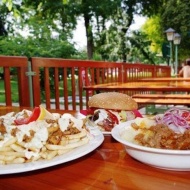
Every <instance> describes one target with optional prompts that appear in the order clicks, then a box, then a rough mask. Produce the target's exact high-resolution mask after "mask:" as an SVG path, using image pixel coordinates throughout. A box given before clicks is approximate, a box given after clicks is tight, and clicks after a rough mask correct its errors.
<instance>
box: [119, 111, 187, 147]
mask: <svg viewBox="0 0 190 190" xmlns="http://www.w3.org/2000/svg"><path fill="white" fill-rule="evenodd" d="M189 122H190V111H189V110H187V109H179V108H171V109H169V110H167V111H166V112H165V113H164V114H158V115H155V116H154V117H152V118H137V119H135V120H134V121H133V122H132V123H131V124H130V127H126V129H125V130H123V131H122V132H121V137H122V138H123V139H124V140H126V141H129V142H133V143H135V144H138V145H142V146H145V147H151V148H159V149H169V150H190V124H189Z"/></svg>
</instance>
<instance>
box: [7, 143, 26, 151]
mask: <svg viewBox="0 0 190 190" xmlns="http://www.w3.org/2000/svg"><path fill="white" fill-rule="evenodd" d="M10 147H11V148H12V149H13V150H14V151H16V152H23V151H24V148H23V147H21V146H19V145H17V144H11V145H10Z"/></svg>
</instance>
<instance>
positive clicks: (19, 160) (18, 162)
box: [6, 157, 25, 164]
mask: <svg viewBox="0 0 190 190" xmlns="http://www.w3.org/2000/svg"><path fill="white" fill-rule="evenodd" d="M24 162H25V159H24V158H21V157H19V158H15V159H14V160H12V161H7V162H6V163H7V164H22V163H24Z"/></svg>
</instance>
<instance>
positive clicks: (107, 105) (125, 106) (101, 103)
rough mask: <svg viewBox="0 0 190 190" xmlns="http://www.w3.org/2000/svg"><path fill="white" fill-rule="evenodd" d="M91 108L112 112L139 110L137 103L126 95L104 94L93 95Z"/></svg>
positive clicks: (116, 93)
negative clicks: (110, 110)
mask: <svg viewBox="0 0 190 190" xmlns="http://www.w3.org/2000/svg"><path fill="white" fill-rule="evenodd" d="M88 106H89V107H90V108H100V109H112V110H130V111H131V110H137V109H138V104H137V102H136V101H135V100H134V99H133V98H131V97H130V96H128V95H127V94H124V93H119V92H104V93H99V94H95V95H93V96H92V97H91V98H90V100H89V101H88Z"/></svg>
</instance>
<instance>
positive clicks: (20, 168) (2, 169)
mask: <svg viewBox="0 0 190 190" xmlns="http://www.w3.org/2000/svg"><path fill="white" fill-rule="evenodd" d="M90 133H91V134H92V138H91V139H90V141H89V143H88V144H86V145H83V146H81V147H78V148H75V149H73V150H72V151H70V152H68V153H66V154H63V155H61V156H56V157H55V158H53V159H52V160H38V161H35V162H29V163H23V164H10V165H0V174H14V173H21V172H27V171H33V170H38V169H42V168H47V167H50V166H55V165H58V164H63V163H66V162H69V161H72V160H75V159H77V158H80V157H82V156H84V155H86V154H88V153H90V152H92V151H93V150H95V149H96V148H97V147H98V146H100V145H101V144H102V142H103V140H104V136H103V134H102V133H101V132H100V131H99V130H98V129H96V128H94V129H90Z"/></svg>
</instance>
